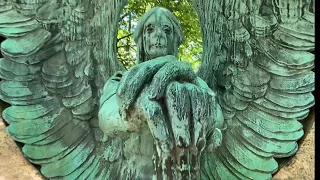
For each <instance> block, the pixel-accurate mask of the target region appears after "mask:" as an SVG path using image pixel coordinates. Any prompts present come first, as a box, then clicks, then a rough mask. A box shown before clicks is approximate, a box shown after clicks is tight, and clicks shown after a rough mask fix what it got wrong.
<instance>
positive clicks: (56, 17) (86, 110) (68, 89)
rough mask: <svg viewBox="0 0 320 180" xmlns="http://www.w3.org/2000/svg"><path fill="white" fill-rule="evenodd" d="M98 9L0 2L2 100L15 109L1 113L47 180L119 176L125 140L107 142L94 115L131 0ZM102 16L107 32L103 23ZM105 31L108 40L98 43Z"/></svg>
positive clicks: (34, 0)
mask: <svg viewBox="0 0 320 180" xmlns="http://www.w3.org/2000/svg"><path fill="white" fill-rule="evenodd" d="M94 3H95V4H91V2H90V1H77V2H75V1H56V0H54V1H51V0H42V1H38V0H25V1H10V0H8V1H7V0H0V35H3V36H4V37H5V38H6V40H5V41H4V42H2V43H1V52H2V54H3V56H4V58H1V59H0V78H1V79H2V81H1V82H0V99H1V100H3V101H5V102H8V103H9V104H11V106H10V107H8V108H6V109H5V110H4V111H3V114H2V115H3V118H4V119H5V120H6V121H7V122H8V123H9V126H8V127H7V131H8V133H9V134H10V136H11V137H12V138H14V139H15V140H16V141H19V142H21V143H24V146H23V148H22V151H23V153H24V155H25V156H26V157H27V159H28V160H29V161H30V162H32V163H34V164H38V165H41V173H42V174H43V175H44V176H45V177H47V178H50V179H115V178H116V175H117V174H118V173H119V168H120V164H121V147H120V143H121V141H120V140H119V139H108V138H107V137H104V136H103V133H102V132H101V130H100V129H99V128H98V120H97V114H98V112H97V111H98V109H99V104H98V101H99V96H100V93H99V91H101V89H102V88H103V84H104V83H105V81H106V80H107V78H108V77H109V76H110V75H111V74H112V73H113V71H116V70H118V68H120V66H119V65H117V64H116V62H117V61H116V58H115V51H113V49H115V46H114V43H112V41H113V40H114V41H115V38H116V32H117V22H118V18H119V16H117V15H118V13H120V11H121V9H122V8H123V6H124V5H125V3H126V1H125V0H123V1H122V0H118V1H102V0H101V1H96V2H94ZM96 7H99V8H96ZM95 8H96V9H95ZM105 12H109V13H110V14H107V13H105ZM104 18H107V19H106V20H108V22H109V24H107V23H106V24H107V25H109V27H108V26H105V24H103V23H99V21H100V20H101V19H104ZM100 22H101V21H100ZM103 22H104V21H103ZM108 32H109V34H107V36H108V38H111V39H108V38H107V40H109V41H110V42H109V41H107V40H106V39H105V40H106V41H107V42H106V41H104V40H103V39H101V37H102V35H103V34H104V33H108ZM102 45H104V46H103V47H102ZM93 75H95V76H93Z"/></svg>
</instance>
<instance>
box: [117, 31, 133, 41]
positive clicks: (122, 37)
mask: <svg viewBox="0 0 320 180" xmlns="http://www.w3.org/2000/svg"><path fill="white" fill-rule="evenodd" d="M132 34H133V33H130V34H128V35H125V36H122V37H120V38H119V39H117V42H119V41H120V40H121V39H124V38H127V37H130V36H132Z"/></svg>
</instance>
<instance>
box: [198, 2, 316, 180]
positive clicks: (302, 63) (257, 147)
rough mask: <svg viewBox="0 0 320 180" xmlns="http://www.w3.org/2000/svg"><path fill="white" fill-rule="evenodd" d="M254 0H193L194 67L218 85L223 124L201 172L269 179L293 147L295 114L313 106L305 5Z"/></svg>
mask: <svg viewBox="0 0 320 180" xmlns="http://www.w3.org/2000/svg"><path fill="white" fill-rule="evenodd" d="M261 2H262V1H250V0H241V1H237V0H234V1H228V2H227V1H221V2H217V1H210V2H208V1H202V0H196V1H195V4H196V6H195V8H196V9H197V10H198V12H199V13H198V14H199V17H200V21H201V23H202V26H203V27H202V28H203V29H202V30H203V35H204V37H203V39H204V45H205V47H204V56H203V58H204V59H203V61H202V65H201V67H200V69H199V72H198V74H199V75H200V77H201V78H202V79H204V80H205V81H206V82H207V83H208V84H209V85H211V88H214V89H216V90H217V91H218V93H219V104H220V106H221V107H222V110H223V115H224V119H225V123H226V126H227V128H226V129H225V130H224V133H223V142H222V145H221V146H220V147H219V148H218V149H217V150H216V151H215V152H214V153H205V154H204V155H203V157H202V176H201V177H202V179H228V180H231V179H271V177H272V174H273V173H274V172H275V171H276V170H277V168H278V164H277V162H276V161H275V158H282V157H288V156H291V155H293V154H294V153H296V151H297V150H298V145H297V140H298V139H299V138H301V137H302V136H303V133H304V132H303V126H302V124H301V123H300V122H299V121H300V120H303V119H304V118H305V117H306V116H307V115H308V113H309V109H310V107H312V106H313V105H314V97H313V95H312V94H311V92H312V91H313V90H314V72H312V69H313V67H314V55H313V54H312V53H310V51H312V50H313V49H314V22H313V19H314V14H313V13H312V12H311V11H312V10H311V8H309V5H310V4H308V3H306V2H304V3H303V4H299V3H302V1H300V2H297V1H291V0H288V1H287V0H275V1H264V3H261ZM205 9H211V11H210V12H208V11H206V10H205ZM276 17H277V18H276ZM208 20H209V22H208ZM213 25H214V26H213ZM210 40H211V42H210ZM208 68H212V69H213V70H214V72H211V73H212V74H210V73H208ZM209 71H210V70H209ZM210 76H211V77H210ZM213 76H214V77H215V78H212V77H213ZM212 79H214V81H212Z"/></svg>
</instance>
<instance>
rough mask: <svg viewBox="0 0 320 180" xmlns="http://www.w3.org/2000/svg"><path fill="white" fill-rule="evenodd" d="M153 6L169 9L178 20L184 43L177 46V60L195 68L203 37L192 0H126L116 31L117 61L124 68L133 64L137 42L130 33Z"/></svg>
mask: <svg viewBox="0 0 320 180" xmlns="http://www.w3.org/2000/svg"><path fill="white" fill-rule="evenodd" d="M156 6H158V7H164V8H167V9H169V10H170V11H171V12H173V13H174V14H175V15H176V16H177V17H178V19H179V20H180V23H181V26H182V30H183V34H184V42H183V44H182V45H181V46H180V48H179V59H181V60H184V61H187V62H189V63H191V65H192V68H193V69H197V68H198V66H199V64H200V59H201V55H202V36H201V30H200V23H199V20H198V17H197V14H196V12H195V10H194V9H193V6H192V1H191V0H183V1H181V0H178V1H172V0H166V1H159V0H141V1H135V0H129V3H128V5H127V6H126V7H125V9H124V11H123V13H122V15H121V21H120V25H119V30H118V43H117V51H118V60H119V61H120V62H121V63H122V64H123V65H124V66H125V67H126V68H127V69H128V68H130V67H132V66H133V65H135V61H136V56H135V55H136V45H135V43H134V40H133V35H132V33H133V31H134V29H135V26H136V24H137V21H138V20H139V18H140V17H141V16H142V15H143V14H144V13H145V12H146V11H148V10H149V9H151V8H152V7H156Z"/></svg>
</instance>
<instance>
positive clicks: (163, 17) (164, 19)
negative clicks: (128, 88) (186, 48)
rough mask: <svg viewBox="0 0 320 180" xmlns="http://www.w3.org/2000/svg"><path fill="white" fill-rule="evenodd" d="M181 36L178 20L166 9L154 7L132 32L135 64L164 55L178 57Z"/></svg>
mask: <svg viewBox="0 0 320 180" xmlns="http://www.w3.org/2000/svg"><path fill="white" fill-rule="evenodd" d="M182 39H183V34H182V29H181V26H180V22H179V20H178V19H177V18H176V16H175V15H174V14H173V13H171V12H170V11H169V10H168V9H165V8H160V7H155V8H152V9H151V10H149V11H148V12H146V13H145V14H144V15H143V16H142V17H141V19H140V21H139V23H138V26H137V28H136V30H135V32H134V40H135V42H136V44H137V51H138V55H137V63H142V62H144V61H148V60H150V59H154V58H157V57H160V56H165V55H174V56H178V48H179V46H180V45H181V43H182Z"/></svg>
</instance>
